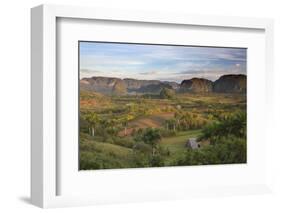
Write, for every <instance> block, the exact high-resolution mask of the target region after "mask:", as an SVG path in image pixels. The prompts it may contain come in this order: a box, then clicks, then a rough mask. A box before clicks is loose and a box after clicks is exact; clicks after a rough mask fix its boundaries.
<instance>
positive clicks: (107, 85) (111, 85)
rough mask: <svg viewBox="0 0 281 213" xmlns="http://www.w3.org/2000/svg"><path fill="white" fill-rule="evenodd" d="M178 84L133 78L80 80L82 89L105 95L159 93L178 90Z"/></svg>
mask: <svg viewBox="0 0 281 213" xmlns="http://www.w3.org/2000/svg"><path fill="white" fill-rule="evenodd" d="M178 87H179V84H177V83H176V82H161V81H157V80H137V79H131V78H125V79H123V80H122V79H120V78H108V77H92V78H83V79H82V80H80V89H81V90H88V91H95V92H99V93H103V94H118V95H121V94H126V93H157V94H159V93H160V91H161V90H162V89H163V88H171V89H177V88H178Z"/></svg>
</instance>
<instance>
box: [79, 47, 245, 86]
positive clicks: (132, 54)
mask: <svg viewBox="0 0 281 213" xmlns="http://www.w3.org/2000/svg"><path fill="white" fill-rule="evenodd" d="M246 60H247V50H246V49H243V48H241V49H238V48H214V47H212V48H211V47H189V46H166V45H139V44H117V43H95V42H80V78H84V77H92V76H106V77H118V78H135V79H147V80H150V79H153V80H163V81H176V82H181V81H182V80H184V79H190V78H193V77H201V78H207V79H210V80H216V79H218V78H219V77H220V76H221V75H224V74H246Z"/></svg>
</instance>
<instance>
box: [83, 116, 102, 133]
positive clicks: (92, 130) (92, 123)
mask: <svg viewBox="0 0 281 213" xmlns="http://www.w3.org/2000/svg"><path fill="white" fill-rule="evenodd" d="M85 120H86V121H88V122H89V123H90V129H89V130H90V131H89V132H90V134H91V135H92V136H95V127H96V125H97V123H98V122H99V121H100V118H99V116H98V115H97V114H96V113H94V112H90V113H87V114H86V115H85Z"/></svg>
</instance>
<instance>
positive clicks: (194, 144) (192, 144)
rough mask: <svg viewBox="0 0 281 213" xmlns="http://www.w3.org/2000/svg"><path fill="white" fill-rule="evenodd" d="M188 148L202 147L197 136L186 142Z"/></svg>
mask: <svg viewBox="0 0 281 213" xmlns="http://www.w3.org/2000/svg"><path fill="white" fill-rule="evenodd" d="M185 146H186V147H187V148H190V149H198V148H200V144H199V143H198V142H197V140H196V138H189V139H188V140H187V142H186V144H185Z"/></svg>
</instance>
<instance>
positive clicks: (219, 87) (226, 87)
mask: <svg viewBox="0 0 281 213" xmlns="http://www.w3.org/2000/svg"><path fill="white" fill-rule="evenodd" d="M246 89H247V77H246V75H223V76H221V77H220V78H219V79H218V80H216V81H215V82H214V87H213V91H214V92H220V93H245V92H246Z"/></svg>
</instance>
